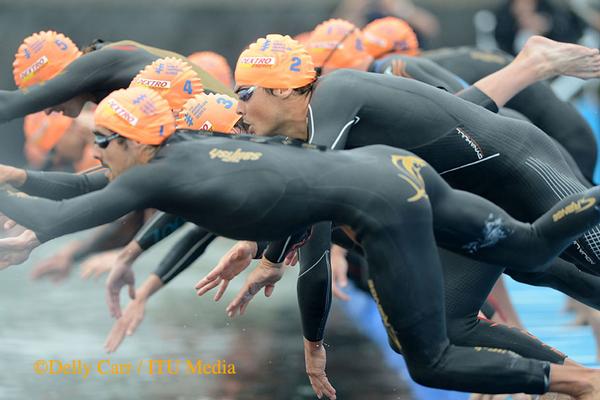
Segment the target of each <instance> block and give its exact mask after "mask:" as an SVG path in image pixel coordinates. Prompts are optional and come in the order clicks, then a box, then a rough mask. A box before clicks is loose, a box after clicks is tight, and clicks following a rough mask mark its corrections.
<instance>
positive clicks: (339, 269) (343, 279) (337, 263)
mask: <svg viewBox="0 0 600 400" xmlns="http://www.w3.org/2000/svg"><path fill="white" fill-rule="evenodd" d="M346 253H347V251H346V249H344V248H343V247H340V246H337V245H335V244H334V245H332V246H331V278H332V279H331V290H332V292H333V295H334V296H335V297H337V298H338V299H340V300H343V301H348V300H350V296H348V295H347V294H346V293H344V292H343V290H342V288H344V287H346V286H348V261H347V260H346Z"/></svg>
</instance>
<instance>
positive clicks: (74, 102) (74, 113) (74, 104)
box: [44, 94, 90, 118]
mask: <svg viewBox="0 0 600 400" xmlns="http://www.w3.org/2000/svg"><path fill="white" fill-rule="evenodd" d="M89 100H90V96H89V95H85V94H83V95H79V96H77V97H73V98H72V99H70V100H67V101H65V102H64V103H61V104H57V105H55V106H52V107H49V108H46V109H45V110H44V112H45V113H46V115H48V114H50V113H52V112H59V113H62V114H63V115H65V116H67V117H71V118H77V117H78V116H79V114H80V113H81V110H82V109H83V106H84V105H85V103H87V102H88V101H89Z"/></svg>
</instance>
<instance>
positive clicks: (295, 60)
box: [290, 57, 302, 72]
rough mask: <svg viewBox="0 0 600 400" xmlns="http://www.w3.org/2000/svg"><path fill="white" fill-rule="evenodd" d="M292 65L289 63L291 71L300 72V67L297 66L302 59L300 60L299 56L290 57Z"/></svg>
mask: <svg viewBox="0 0 600 400" xmlns="http://www.w3.org/2000/svg"><path fill="white" fill-rule="evenodd" d="M292 61H293V63H292V65H290V71H292V72H300V68H298V67H299V66H300V64H302V60H300V57H293V58H292Z"/></svg>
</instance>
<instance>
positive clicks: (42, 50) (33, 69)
mask: <svg viewBox="0 0 600 400" xmlns="http://www.w3.org/2000/svg"><path fill="white" fill-rule="evenodd" d="M79 56H81V52H80V51H79V49H78V48H77V46H76V45H75V43H73V42H72V41H71V39H69V38H68V37H66V36H65V35H63V34H62V33H57V32H54V31H42V32H38V33H34V34H33V35H31V36H29V37H27V38H25V40H24V41H23V43H22V44H21V46H19V49H18V50H17V54H15V61H14V62H13V76H14V79H15V84H16V85H17V86H18V87H19V88H20V89H25V88H28V87H30V86H31V85H35V84H40V83H43V82H45V81H47V80H49V79H52V78H54V77H55V76H56V75H58V74H60V73H61V72H62V71H64V69H65V68H66V67H67V66H68V65H69V64H70V63H71V62H73V61H74V60H75V59H77V58H78V57H79Z"/></svg>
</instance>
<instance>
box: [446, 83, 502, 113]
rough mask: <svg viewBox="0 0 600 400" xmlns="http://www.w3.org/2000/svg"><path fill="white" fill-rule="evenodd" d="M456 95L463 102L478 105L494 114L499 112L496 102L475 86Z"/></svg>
mask: <svg viewBox="0 0 600 400" xmlns="http://www.w3.org/2000/svg"><path fill="white" fill-rule="evenodd" d="M456 95H457V96H458V97H460V98H461V99H463V100H466V101H468V102H470V103H473V104H477V105H478V106H481V107H483V108H486V109H488V110H490V111H491V112H493V113H497V112H498V106H497V105H496V102H495V101H494V100H492V99H491V98H490V97H489V96H488V95H487V94H485V93H483V92H482V91H481V90H479V89H478V88H477V87H475V86H469V87H468V88H466V89H464V90H461V91H460V92H458V93H456Z"/></svg>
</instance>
